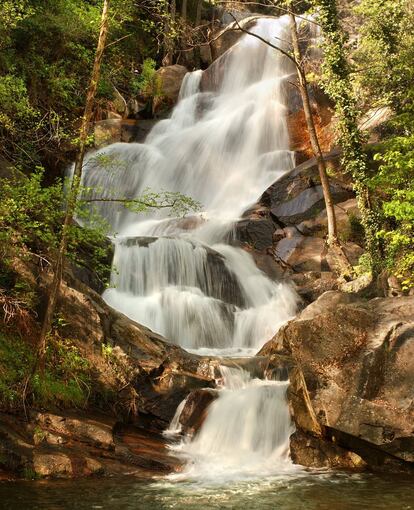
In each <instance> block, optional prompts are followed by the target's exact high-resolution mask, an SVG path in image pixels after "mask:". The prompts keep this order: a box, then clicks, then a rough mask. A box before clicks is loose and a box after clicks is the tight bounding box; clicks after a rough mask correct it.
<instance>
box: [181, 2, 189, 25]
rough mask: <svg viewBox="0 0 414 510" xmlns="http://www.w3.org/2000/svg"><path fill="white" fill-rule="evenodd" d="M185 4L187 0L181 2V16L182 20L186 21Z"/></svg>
mask: <svg viewBox="0 0 414 510" xmlns="http://www.w3.org/2000/svg"><path fill="white" fill-rule="evenodd" d="M187 6H188V0H183V3H182V4H181V18H182V20H183V21H184V22H185V21H187Z"/></svg>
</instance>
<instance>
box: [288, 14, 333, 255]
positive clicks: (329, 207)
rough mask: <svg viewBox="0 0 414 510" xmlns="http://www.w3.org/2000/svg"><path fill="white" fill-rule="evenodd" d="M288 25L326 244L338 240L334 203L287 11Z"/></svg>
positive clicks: (293, 22)
mask: <svg viewBox="0 0 414 510" xmlns="http://www.w3.org/2000/svg"><path fill="white" fill-rule="evenodd" d="M289 26H290V34H291V38H292V45H293V52H294V56H295V61H296V70H297V74H298V79H299V90H300V95H301V98H302V103H303V110H304V113H305V119H306V125H307V128H308V132H309V139H310V143H311V147H312V152H313V154H314V156H315V158H316V161H317V164H318V170H319V177H320V179H321V185H322V191H323V198H324V200H325V206H326V215H327V218H328V245H331V244H333V243H337V242H338V232H337V227H336V218H335V210H334V203H333V201H332V195H331V189H330V186H329V179H328V174H327V173H326V164H325V160H324V157H323V154H322V150H321V147H320V145H319V140H318V135H317V133H316V128H315V122H314V120H313V114H312V109H311V105H310V100H309V92H308V83H307V80H306V72H305V69H304V66H303V63H302V54H301V51H300V46H299V38H298V31H297V26H296V19H295V15H294V14H293V13H292V12H290V13H289Z"/></svg>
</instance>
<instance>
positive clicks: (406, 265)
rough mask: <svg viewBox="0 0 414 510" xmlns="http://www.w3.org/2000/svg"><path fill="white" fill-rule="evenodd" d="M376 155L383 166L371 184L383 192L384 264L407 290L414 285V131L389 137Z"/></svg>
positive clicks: (381, 236)
mask: <svg viewBox="0 0 414 510" xmlns="http://www.w3.org/2000/svg"><path fill="white" fill-rule="evenodd" d="M374 159H375V160H376V161H379V162H380V166H379V169H378V172H377V173H376V175H375V176H374V177H373V178H372V179H371V182H370V186H371V187H372V188H373V189H374V190H375V191H376V192H377V193H378V194H380V195H381V205H382V209H383V214H384V217H385V219H386V220H387V221H386V223H385V224H384V228H383V229H381V230H380V231H379V232H378V237H379V238H381V239H383V240H384V244H385V247H386V248H385V250H386V252H385V253H386V259H385V264H386V267H388V269H389V270H391V271H392V272H393V273H394V274H395V275H396V276H397V278H399V280H400V281H401V283H402V287H403V290H408V289H409V288H411V287H414V134H411V135H409V136H395V137H392V138H390V139H389V140H388V141H386V142H384V143H383V146H382V152H381V153H377V154H376V155H375V156H374Z"/></svg>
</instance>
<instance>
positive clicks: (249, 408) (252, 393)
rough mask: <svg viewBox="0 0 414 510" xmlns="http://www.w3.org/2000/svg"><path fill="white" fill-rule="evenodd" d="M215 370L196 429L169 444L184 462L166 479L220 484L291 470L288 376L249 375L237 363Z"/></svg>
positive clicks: (284, 472)
mask: <svg viewBox="0 0 414 510" xmlns="http://www.w3.org/2000/svg"><path fill="white" fill-rule="evenodd" d="M220 370H221V373H222V378H223V382H222V389H221V390H220V392H219V396H218V398H217V399H216V400H215V401H214V402H213V403H212V404H210V406H209V408H208V414H207V417H206V419H205V421H204V423H203V424H202V426H201V428H200V430H199V431H198V432H197V433H196V435H195V437H194V438H192V439H188V438H184V439H183V440H182V442H181V443H180V444H178V445H176V446H173V447H172V449H173V450H174V453H175V454H177V455H178V456H179V457H181V458H183V459H184V460H185V461H186V466H185V468H184V470H183V472H181V473H179V474H176V475H172V476H171V477H170V478H171V479H186V480H188V479H189V480H197V481H203V482H217V483H221V482H224V481H226V480H232V481H233V480H236V479H249V478H260V477H263V476H270V475H276V474H277V475H282V474H290V473H292V472H295V471H297V469H298V468H297V467H296V466H294V465H293V464H292V462H291V460H290V458H289V437H290V435H291V434H292V433H293V432H294V427H293V424H292V420H291V417H290V413H289V408H288V405H287V401H286V390H287V388H288V384H289V383H288V381H273V380H262V379H256V378H252V377H251V376H250V374H249V373H248V372H247V371H245V370H242V369H238V368H228V367H223V366H222V367H220ZM179 412H180V410H177V414H176V416H175V422H176V423H175V427H176V425H177V423H178V419H177V418H178V417H177V415H178V413H179Z"/></svg>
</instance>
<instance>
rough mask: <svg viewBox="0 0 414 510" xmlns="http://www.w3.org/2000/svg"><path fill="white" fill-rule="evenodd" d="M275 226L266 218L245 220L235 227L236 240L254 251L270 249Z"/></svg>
mask: <svg viewBox="0 0 414 510" xmlns="http://www.w3.org/2000/svg"><path fill="white" fill-rule="evenodd" d="M274 229H275V226H274V223H273V221H272V220H270V219H268V218H258V219H250V218H249V219H245V220H241V221H239V222H237V224H236V226H235V234H236V238H237V239H238V240H240V241H241V242H242V243H246V244H248V245H249V246H251V247H252V248H254V249H256V250H265V249H266V248H270V247H271V246H272V243H273V232H274Z"/></svg>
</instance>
